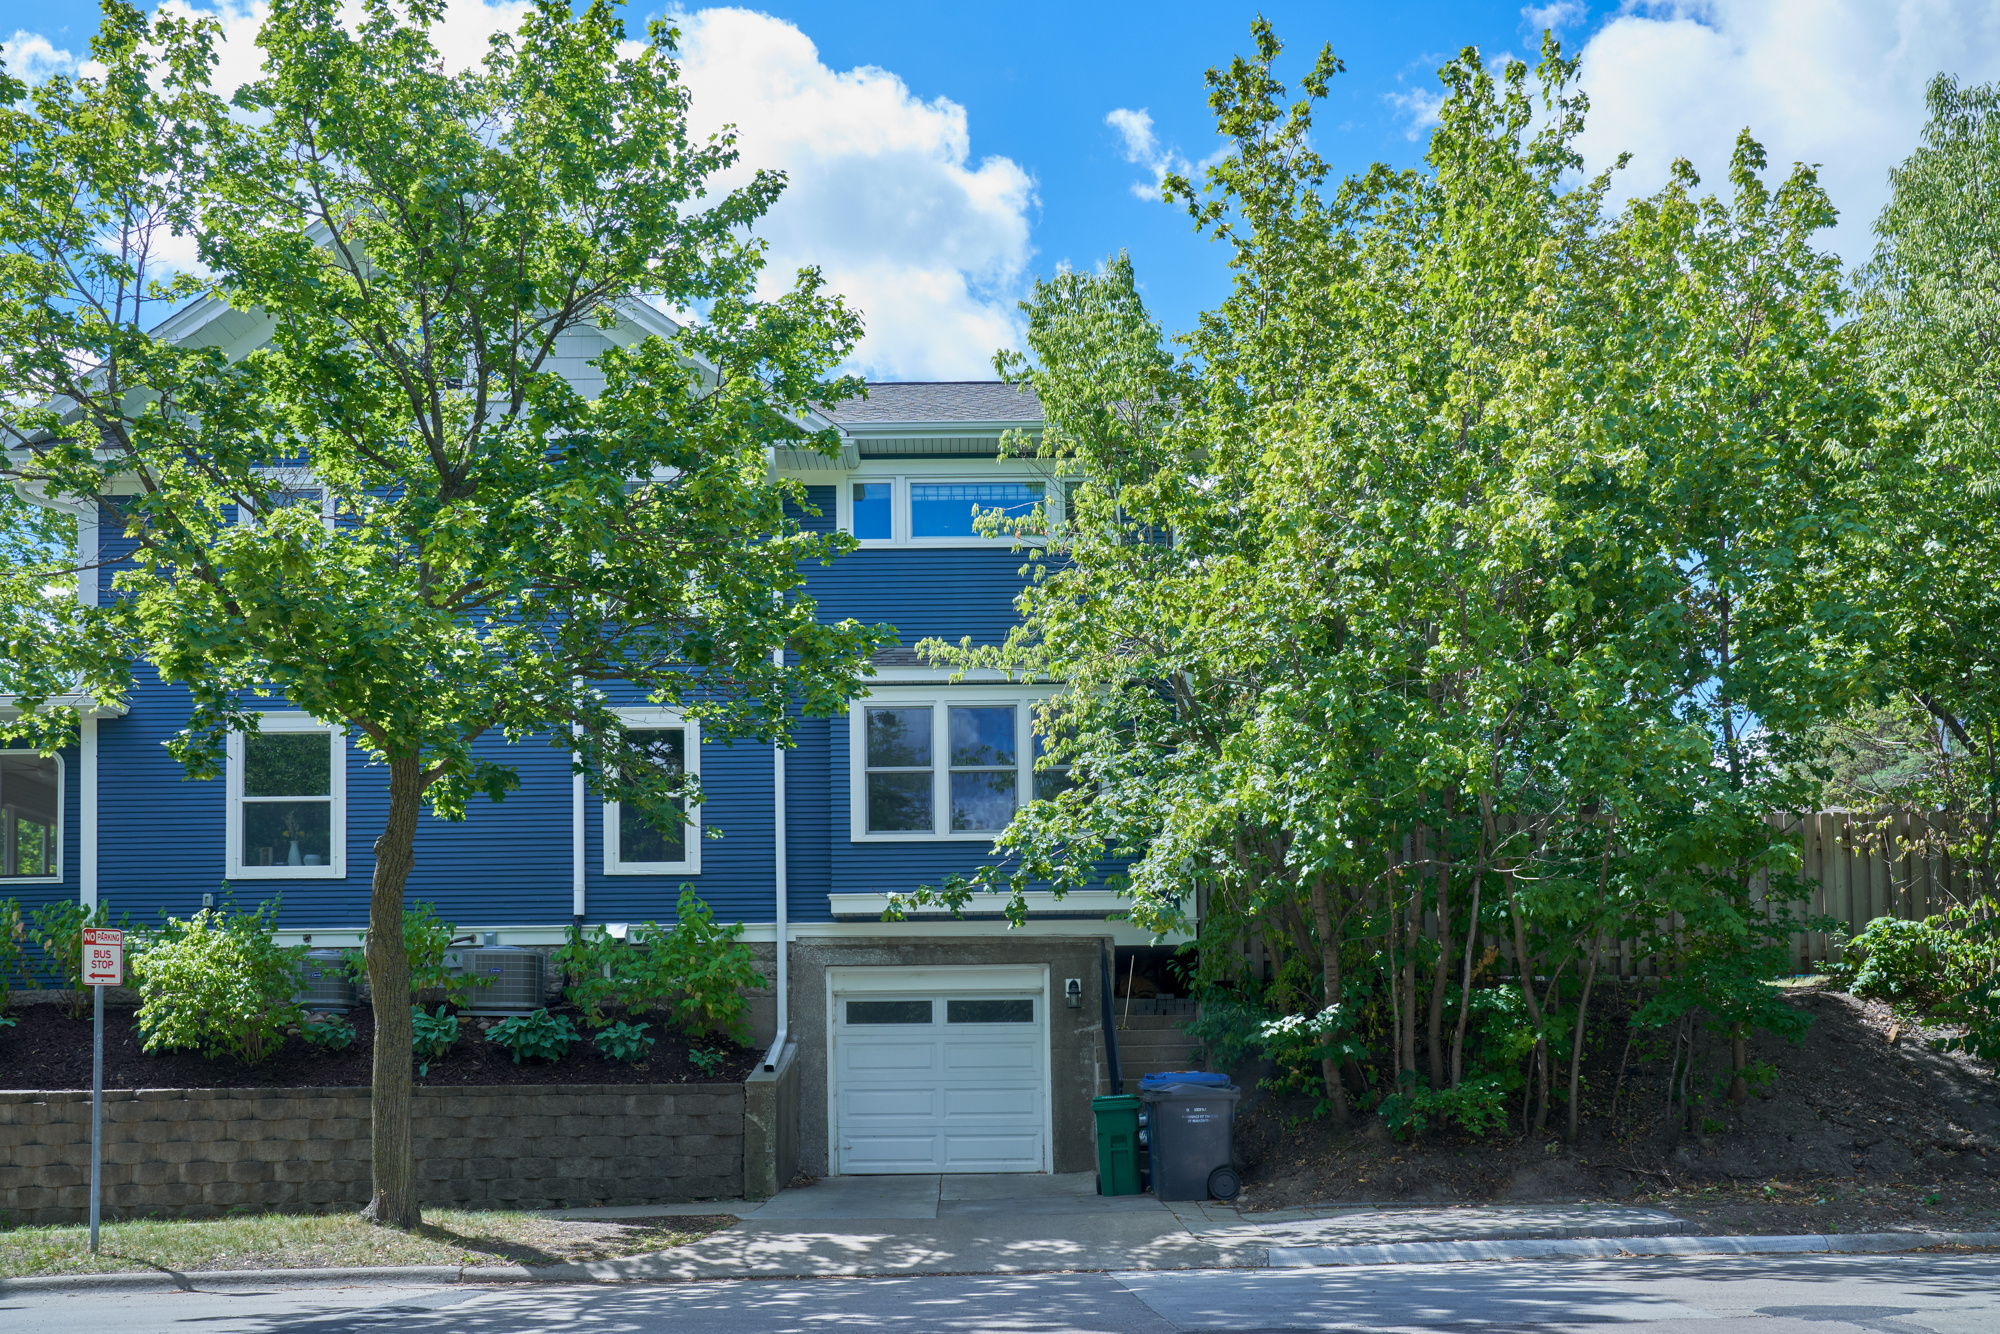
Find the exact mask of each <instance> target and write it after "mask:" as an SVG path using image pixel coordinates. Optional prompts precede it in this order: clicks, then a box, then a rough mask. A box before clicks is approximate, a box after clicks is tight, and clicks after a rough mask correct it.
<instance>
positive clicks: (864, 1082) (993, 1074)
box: [833, 991, 1049, 1174]
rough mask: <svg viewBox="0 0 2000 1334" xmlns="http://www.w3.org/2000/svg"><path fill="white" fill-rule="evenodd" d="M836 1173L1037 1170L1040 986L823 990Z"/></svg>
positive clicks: (1042, 1074) (1042, 1091)
mask: <svg viewBox="0 0 2000 1334" xmlns="http://www.w3.org/2000/svg"><path fill="white" fill-rule="evenodd" d="M833 1000H834V1011H835V1022H834V1030H833V1056H834V1060H833V1066H834V1097H833V1102H834V1117H835V1120H834V1127H833V1130H834V1145H835V1148H836V1154H835V1163H836V1166H835V1167H834V1170H835V1171H836V1172H843V1173H857V1174H868V1173H890V1172H1040V1171H1045V1170H1047V1163H1046V1159H1047V1156H1048V1155H1047V1138H1048V1137H1047V1124H1046V1119H1047V1109H1048V1049H1049V1044H1048V1028H1047V1022H1048V1020H1047V1015H1046V1014H1045V1013H1044V1009H1045V1006H1044V1004H1043V994H1042V993H1041V992H1039V991H1035V992H1025V991H979V992H935V993H931V994H928V995H926V994H922V993H912V992H908V991H903V992H877V993H874V994H870V993H867V992H859V991H842V992H836V993H835V994H834V997H833Z"/></svg>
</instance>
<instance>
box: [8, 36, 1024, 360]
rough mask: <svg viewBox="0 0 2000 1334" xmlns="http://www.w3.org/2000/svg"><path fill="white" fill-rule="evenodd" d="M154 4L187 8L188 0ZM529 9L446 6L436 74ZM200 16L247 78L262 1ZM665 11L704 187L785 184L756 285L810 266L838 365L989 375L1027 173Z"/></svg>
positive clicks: (887, 89)
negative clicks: (849, 329) (703, 160)
mask: <svg viewBox="0 0 2000 1334" xmlns="http://www.w3.org/2000/svg"><path fill="white" fill-rule="evenodd" d="M165 5H166V7H171V8H173V9H175V10H177V11H179V12H182V13H186V12H191V6H189V5H188V3H187V0H165ZM528 8H529V6H528V4H527V3H525V0H502V2H501V3H492V4H489V3H486V2H485V0H452V2H451V4H450V5H449V8H448V9H447V10H446V13H445V17H444V21H443V23H442V24H441V25H440V26H439V27H438V28H437V29H436V30H434V31H433V33H432V41H433V42H434V43H435V44H436V45H437V47H438V49H439V51H440V52H441V53H442V55H443V56H444V59H445V63H446V64H447V65H448V66H449V67H451V68H454V69H462V68H466V67H468V66H470V65H472V64H474V63H476V62H477V61H478V60H479V59H480V58H481V57H482V56H483V55H484V54H485V53H486V49H487V39H488V38H490V37H491V36H492V35H493V34H494V33H496V32H501V31H510V30H512V29H513V28H515V27H516V26H518V25H519V23H520V21H521V18H522V16H523V15H524V14H526V13H527V11H528ZM205 12H209V13H212V14H214V15H215V17H216V18H217V19H218V20H219V21H220V22H221V24H222V28H223V34H224V40H223V42H222V46H221V50H220V52H219V54H220V62H219V64H218V67H217V72H216V82H217V85H218V86H219V88H220V90H221V91H223V92H224V93H228V92H232V91H234V89H235V88H236V87H238V86H239V85H240V84H242V83H244V82H246V81H247V80H249V79H251V78H254V77H255V76H256V73H257V70H258V67H259V65H260V63H261V61H262V52H260V51H259V50H258V49H257V47H256V33H257V29H258V27H259V26H260V25H261V24H262V22H263V20H264V17H265V15H266V14H267V13H268V12H269V5H268V3H266V0H252V2H251V3H243V0H222V8H220V9H211V10H207V11H205ZM358 12H359V11H358V6H357V7H355V14H356V15H357V16H358ZM672 20H673V22H674V23H675V24H676V25H677V26H678V27H679V28H680V29H681V33H682V40H681V77H682V79H683V81H684V82H685V83H686V84H687V85H688V88H689V89H690V91H691V92H692V94H693V109H692V122H693V126H692V128H693V129H694V131H695V132H696V134H697V135H707V134H709V133H712V132H714V131H717V130H719V129H721V128H722V127H723V125H725V124H733V125H734V126H735V127H736V131H737V148H738V150H739V152H740V153H741V155H742V156H741V161H740V163H739V165H738V166H737V167H736V168H734V169H732V170H731V171H730V172H729V173H727V174H726V175H724V176H723V177H721V178H719V179H718V180H717V181H715V182H714V183H713V184H714V185H715V187H716V188H718V189H726V188H728V187H729V186H730V185H733V184H737V183H740V182H742V181H744V180H747V179H748V178H749V176H750V174H751V173H752V172H753V171H755V170H757V169H759V168H766V169H771V170H778V171H783V172H784V173H786V176H787V177H788V179H789V184H788V186H787V187H786V190H785V192H784V194H783V195H782V196H781V197H780V198H779V201H778V203H777V205H776V206H775V207H774V208H773V209H772V210H771V212H770V214H769V215H768V216H767V217H766V218H765V219H764V220H763V222H762V223H760V224H759V226H758V228H757V233H758V235H760V236H762V237H763V238H764V239H765V241H766V242H767V243H768V245H769V253H768V260H769V267H768V268H767V270H766V273H765V281H764V289H765V291H764V294H765V295H767V296H768V295H772V294H775V293H776V292H777V291H779V290H782V289H785V288H788V287H790V285H791V283H792V278H793V275H794V273H795V272H796V271H797V270H798V269H799V268H800V267H802V266H804V265H808V264H816V265H818V266H819V267H820V268H821V270H822V271H823V272H824V273H825V275H826V279H827V282H828V285H829V286H830V287H831V288H832V289H833V290H835V291H837V292H839V293H841V294H842V295H844V296H846V297H847V298H848V299H849V300H850V301H851V302H852V303H854V304H855V305H856V306H857V307H858V308H859V309H860V310H861V312H862V314H863V316H864V317H865V319H866V321H867V327H868V333H867V336H866V338H865V339H864V340H863V341H862V343H861V346H860V347H859V348H858V349H857V350H856V353H855V357H854V366H853V369H856V370H859V371H862V372H864V373H866V374H868V375H871V376H875V377H878V378H890V379H926V378H933V379H960V378H985V377H988V376H990V375H991V374H992V366H991V358H992V355H993V352H994V350H995V349H997V348H1000V347H1003V346H1017V345H1018V344H1019V342H1020V333H1021V330H1020V326H1019V320H1018V314H1017V311H1016V309H1015V302H1016V301H1017V300H1018V299H1019V297H1020V296H1021V295H1022V294H1023V289H1024V287H1025V275H1026V273H1027V269H1028V263H1029V261H1030V259H1031V258H1032V257H1033V255H1034V249H1033V246H1032V245H1031V243H1030V240H1029V214H1030V211H1031V210H1032V209H1033V208H1034V207H1035V205H1036V202H1037V201H1036V198H1035V191H1034V182H1033V180H1032V179H1031V178H1030V177H1029V175H1028V173H1027V172H1026V171H1025V170H1023V169H1022V168H1021V167H1020V166H1019V165H1018V164H1016V163H1015V162H1013V161H1011V160H1009V159H1007V158H1004V157H988V158H984V159H981V160H978V161H974V160H973V158H972V147H971V134H970V130H969V127H968V125H967V122H966V114H965V109H964V108H963V107H962V106H959V105H958V104H957V103H955V102H952V101H950V100H949V99H947V98H943V97H939V98H935V99H932V100H930V101H925V100H923V99H921V98H919V97H917V96H916V95H915V94H913V93H912V92H911V91H910V89H909V87H908V85H906V84H905V83H904V82H903V81H902V80H901V79H900V78H898V77H897V76H896V75H895V74H893V73H891V72H889V71H887V70H883V69H878V68H875V67H873V66H862V67H860V68H857V69H852V70H846V71H835V70H833V69H830V68H828V67H827V65H826V64H825V63H824V62H823V61H821V60H820V58H819V52H818V50H817V48H816V47H814V45H813V43H812V41H811V39H810V38H808V37H807V36H806V35H805V34H804V33H802V32H801V31H799V29H798V28H796V27H794V26H793V25H792V24H790V23H787V22H785V21H783V20H781V19H776V18H772V17H770V16H768V15H764V14H758V13H752V12H750V11H748V10H744V9H706V10H699V11H694V12H687V13H678V14H675V15H673V16H672ZM37 44H38V45H37ZM17 45H18V46H19V49H20V50H22V51H28V50H33V51H35V52H37V53H44V52H48V51H52V48H50V47H49V44H48V43H47V42H46V41H44V40H43V39H41V38H39V37H36V36H35V35H33V34H17V36H16V37H15V39H14V40H13V41H12V42H10V43H9V44H8V48H7V49H8V52H9V62H8V63H9V65H10V67H11V66H13V65H14V62H15V57H14V55H13V52H14V51H15V49H16V47H17ZM56 54H58V55H59V54H63V53H56ZM39 58H40V59H42V60H44V61H45V62H46V61H49V60H52V59H55V58H56V57H55V55H49V54H40V55H39ZM711 195H713V191H712V192H711Z"/></svg>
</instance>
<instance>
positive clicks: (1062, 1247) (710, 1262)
mask: <svg viewBox="0 0 2000 1334" xmlns="http://www.w3.org/2000/svg"><path fill="white" fill-rule="evenodd" d="M676 1214H684V1215H692V1214H708V1215H714V1214H734V1215H736V1216H737V1218H738V1219H740V1220H741V1221H740V1222H738V1224H737V1225H736V1226H735V1227H733V1228H730V1229H728V1230H726V1231H723V1232H717V1233H714V1234H712V1235H710V1236H707V1237H704V1238H702V1239H701V1240H700V1241H697V1242H692V1243H690V1244H688V1245H685V1246H677V1247H674V1248H672V1249H671V1250H665V1251H655V1252H653V1253H651V1254H648V1255H634V1256H627V1257H625V1258H623V1259H618V1260H603V1261H596V1262H592V1263H586V1264H567V1265H548V1266H537V1267H534V1268H527V1267H523V1266H519V1265H476V1266H473V1265H468V1266H464V1267H462V1268H454V1267H449V1266H437V1267H429V1268H423V1269H417V1268H400V1269H387V1268H380V1269H367V1268H362V1269H345V1270H262V1271H255V1272H245V1271H208V1272H202V1273H195V1274H186V1275H180V1274H164V1273H130V1274H104V1275H89V1276H81V1275H79V1276H76V1277H67V1276H65V1277H51V1278H30V1279H11V1280H0V1294H3V1293H6V1292H9V1291H14V1290H21V1291H31V1290H36V1289H42V1288H60V1289H64V1290H68V1289H72V1288H74V1289H79V1290H80V1289H84V1288H153V1287H164V1288H182V1289H192V1288H194V1287H196V1286H199V1287H201V1288H237V1287H241V1286H243V1285H245V1284H253V1285H254V1284H264V1285H273V1284H275V1285H278V1286H289V1287H298V1286H308V1285H314V1284H351V1283H373V1284H388V1285H403V1286H429V1285H436V1284H449V1283H593V1282H595V1283H616V1282H648V1281H651V1282H687V1281H693V1280H703V1279H743V1278H767V1279H769V1278H838V1277H857V1278H858V1277H883V1276H897V1275H918V1274H1014V1273H1028V1272H1042V1273H1047V1272H1061V1271H1075V1270H1096V1271H1113V1272H1123V1273H1133V1272H1139V1271H1157V1270H1188V1269H1286V1270H1298V1269H1307V1268H1321V1267H1326V1266H1337V1265H1399V1264H1466V1263H1471V1262H1475V1261H1492V1260H1542V1259H1554V1258H1574V1259H1587V1258H1600V1259H1611V1258H1619V1257H1642V1256H1646V1257H1669V1256H1697V1255H1701V1256H1732V1255H1763V1254H1769V1255H1800V1254H1827V1253H1847V1254H1871V1253H1882V1252H1890V1251H1910V1250H1918V1249H1921V1248H1924V1247H1930V1246H1954V1247H2000V1232H1960V1233H1950V1232H1878V1233H1858V1234H1850V1235H1841V1236H1766V1237H1711V1236H1698V1235H1693V1234H1691V1233H1689V1232H1688V1230H1687V1229H1688V1225H1687V1224H1686V1223H1684V1222H1683V1221H1682V1220H1681V1219H1679V1218H1676V1217H1674V1216H1673V1215H1672V1214H1669V1213H1666V1212H1664V1211H1661V1210H1657V1209H1641V1208H1631V1207H1624V1206H1607V1205H1595V1206H1592V1205H1580V1204H1579V1205H1487V1206H1475V1207H1468V1208H1460V1209H1435V1208H1431V1209H1425V1208H1411V1207H1408V1206H1398V1205H1389V1204H1354V1205H1343V1206H1339V1207H1329V1208H1317V1209H1286V1210H1273V1211H1270V1212H1268V1213H1256V1214H1249V1215H1245V1214H1242V1213H1240V1212H1239V1211H1238V1210H1237V1209H1236V1208H1235V1207H1234V1206H1233V1205H1227V1204H1221V1203H1217V1202H1213V1201H1185V1202H1182V1201H1176V1202H1172V1203H1166V1202H1162V1201H1160V1200H1157V1199H1155V1198H1153V1197H1152V1196H1151V1195H1128V1196H1122V1197H1116V1198H1111V1199H1106V1198H1103V1197H1101V1196H1099V1195H1097V1194H1096V1187H1095V1177H1094V1174H1092V1173H1088V1172H1082V1173H1076V1174H1073V1175H1068V1176H1030V1175H1006V1176H943V1177H940V1176H906V1177H833V1178H828V1179H827V1180H824V1181H821V1182H819V1183H818V1184H816V1185H813V1186H810V1187H806V1188H803V1189H798V1190H787V1191H784V1192H782V1193H780V1194H779V1195H777V1196H776V1197H775V1198H773V1199H770V1200H767V1201H764V1202H763V1203H761V1204H750V1203H745V1202H743V1201H707V1202H702V1203H696V1204H669V1205H640V1206H634V1207H629V1208H616V1209H570V1210H558V1211H551V1216H553V1217H558V1218H619V1217H624V1218H642V1217H643V1218H659V1217H665V1216H672V1215H676Z"/></svg>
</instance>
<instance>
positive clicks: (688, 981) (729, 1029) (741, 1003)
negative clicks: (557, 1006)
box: [555, 889, 764, 1040]
mask: <svg viewBox="0 0 2000 1334" xmlns="http://www.w3.org/2000/svg"><path fill="white" fill-rule="evenodd" d="M637 931H638V937H637V938H638V942H639V943H637V944H632V945H625V944H620V943H619V942H618V941H616V940H613V939H612V938H611V937H610V935H609V934H608V933H606V932H605V930H604V929H603V928H602V927H592V928H590V930H589V931H588V932H584V931H579V930H577V929H576V928H575V927H571V928H570V932H569V941H568V943H567V944H565V945H564V946H563V948H562V949H561V950H560V951H558V952H557V953H556V956H555V965H556V966H557V967H558V968H561V969H562V970H563V972H564V973H565V974H566V975H567V977H568V983H567V985H566V986H565V987H564V990H563V994H564V995H565V996H567V997H568V998H569V1000H570V1001H571V1002H572V1003H573V1004H575V1005H576V1006H577V1007H578V1008H579V1009H580V1010H582V1011H583V1021H584V1023H585V1024H587V1025H589V1026H590V1027H592V1028H596V1027H599V1026H600V1025H602V1024H604V1023H605V1022H606V1021H607V1020H606V1015H605V1009H606V1008H607V1007H613V1006H615V1007H619V1008H622V1009H624V1010H626V1011H628V1012H631V1013H642V1012H644V1011H646V1010H650V1009H654V1008H662V1009H666V1010H667V1011H668V1012H669V1013H671V1014H672V1016H673V1019H674V1022H675V1024H676V1026H677V1027H679V1028H681V1029H682V1030H683V1031H684V1032H687V1033H690V1034H699V1033H704V1032H708V1031H711V1030H716V1031H721V1032H726V1033H728V1034H730V1035H731V1036H733V1037H737V1038H739V1040H740V1038H741V1037H742V1036H743V1034H744V1033H745V1031H746V1029H747V1027H748V1024H747V1016H748V1014H749V1007H750V1003H749V1001H748V999H747V998H746V997H745V996H744V994H743V993H744V991H745V990H747V989H749V988H752V987H761V986H763V985H764V976H763V974H761V973H759V972H758V971H757V968H756V957H755V956H754V955H752V954H751V953H750V947H749V946H747V945H745V944H743V943H742V942H741V941H740V940H738V939H737V937H738V936H740V935H742V934H743V924H742V923H741V922H737V923H734V924H732V925H729V926H722V925H719V924H718V923H717V922H716V921H715V919H714V918H713V917H712V916H711V915H710V913H709V910H708V905H707V904H705V903H703V902H702V901H701V900H700V899H699V898H697V897H696V896H695V893H694V891H693V890H691V889H683V890H682V891H681V898H680V904H679V907H678V916H677V920H676V921H675V923H674V926H673V928H672V929H671V930H663V929H662V928H661V927H660V926H659V924H658V923H656V922H647V923H645V924H644V925H643V926H641V927H639V928H637ZM607 973H608V974H609V975H608V976H607Z"/></svg>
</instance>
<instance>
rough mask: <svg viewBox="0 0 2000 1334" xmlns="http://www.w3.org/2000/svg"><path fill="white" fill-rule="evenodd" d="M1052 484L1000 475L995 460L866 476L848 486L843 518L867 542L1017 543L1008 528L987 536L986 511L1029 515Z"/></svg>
mask: <svg viewBox="0 0 2000 1334" xmlns="http://www.w3.org/2000/svg"><path fill="white" fill-rule="evenodd" d="M1046 489H1047V487H1046V483H1045V482H1044V481H1043V479H1041V478H1040V477H1025V476H1016V477H1004V476H1003V477H996V476H994V469H993V467H992V465H991V464H986V465H983V466H981V467H980V468H979V470H978V471H977V472H970V473H968V472H959V473H958V474H956V475H954V474H952V473H949V472H944V471H940V472H939V473H937V474H935V475H928V476H927V475H924V474H922V473H917V472H910V473H907V474H902V475H896V476H886V477H864V478H860V479H857V480H853V481H849V482H847V483H845V484H844V485H843V486H842V488H841V492H840V524H841V526H842V527H844V528H845V529H847V531H849V532H851V533H853V534H854V535H855V536H856V537H857V538H859V539H860V540H861V542H862V545H864V546H985V545H989V544H991V543H995V542H999V543H1011V542H1012V541H1013V540H1014V539H1015V536H1016V533H1015V532H1013V531H1011V530H1008V529H1005V528H1003V529H1002V530H1001V532H1000V534H999V535H998V536H997V537H983V536H981V535H980V532H979V528H980V521H981V519H982V517H983V516H985V515H989V514H991V515H996V516H998V517H999V518H1000V519H1002V520H1008V519H1027V518H1029V517H1031V516H1032V515H1034V513H1035V510H1036V507H1037V506H1039V505H1042V503H1043V498H1044V495H1045V493H1046ZM1022 536H1027V537H1028V538H1029V540H1033V537H1032V535H1028V534H1022Z"/></svg>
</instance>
